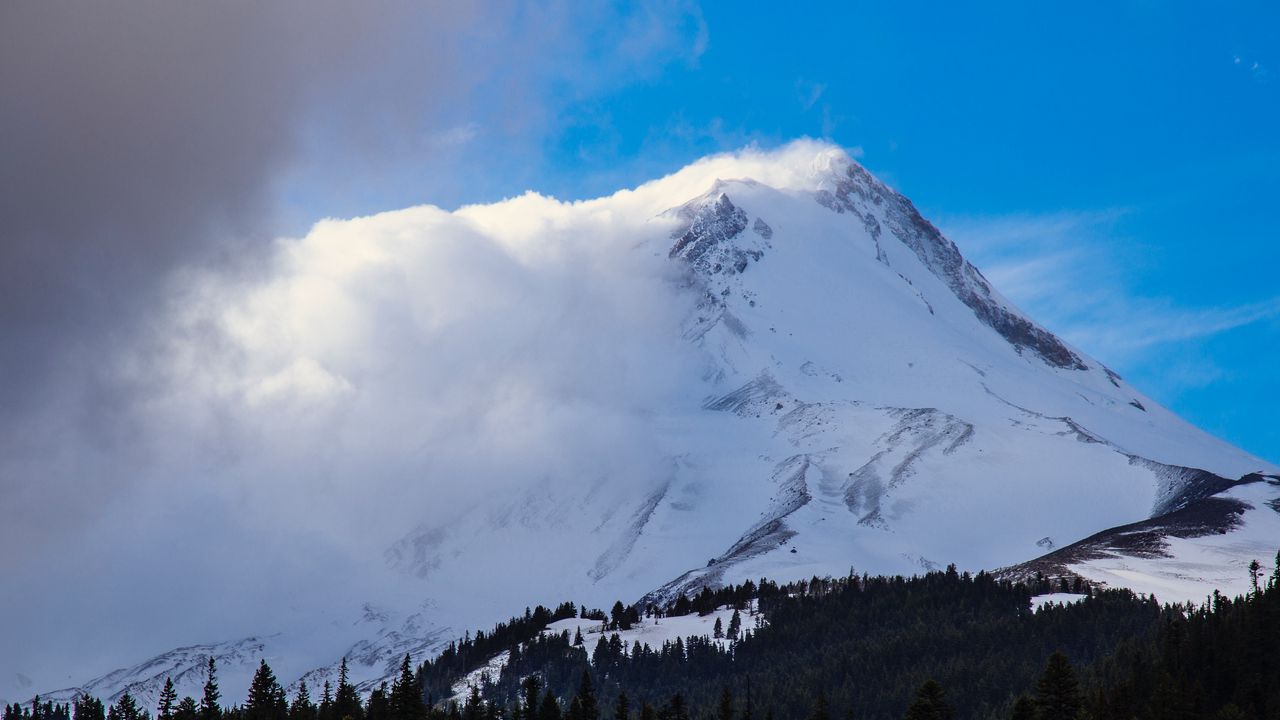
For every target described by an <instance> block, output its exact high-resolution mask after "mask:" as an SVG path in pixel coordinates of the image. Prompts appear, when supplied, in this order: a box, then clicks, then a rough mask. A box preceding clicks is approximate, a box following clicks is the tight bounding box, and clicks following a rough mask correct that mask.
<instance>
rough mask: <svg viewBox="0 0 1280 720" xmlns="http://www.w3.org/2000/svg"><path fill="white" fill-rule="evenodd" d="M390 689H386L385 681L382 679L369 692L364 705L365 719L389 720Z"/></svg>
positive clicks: (390, 713)
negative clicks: (367, 700)
mask: <svg viewBox="0 0 1280 720" xmlns="http://www.w3.org/2000/svg"><path fill="white" fill-rule="evenodd" d="M389 695H390V691H388V690H387V682H386V681H385V680H383V681H382V683H381V684H379V685H378V687H376V688H374V689H373V692H371V693H369V702H368V704H366V705H365V710H364V718H365V720H390V718H391V716H392V714H393V713H392V711H391V700H390V697H389Z"/></svg>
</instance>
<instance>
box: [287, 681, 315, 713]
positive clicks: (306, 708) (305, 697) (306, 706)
mask: <svg viewBox="0 0 1280 720" xmlns="http://www.w3.org/2000/svg"><path fill="white" fill-rule="evenodd" d="M289 720H316V706H315V705H313V704H312V702H311V692H310V691H309V690H308V689H307V681H306V680H305V679H304V680H299V681H298V692H297V693H295V694H294V696H293V702H292V703H290V704H289Z"/></svg>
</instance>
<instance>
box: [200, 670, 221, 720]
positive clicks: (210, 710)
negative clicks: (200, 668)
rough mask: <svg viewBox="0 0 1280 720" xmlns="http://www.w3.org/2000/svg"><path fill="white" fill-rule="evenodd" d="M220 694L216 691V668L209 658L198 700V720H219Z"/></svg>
mask: <svg viewBox="0 0 1280 720" xmlns="http://www.w3.org/2000/svg"><path fill="white" fill-rule="evenodd" d="M221 700H222V693H221V692H219V690H218V668H217V665H215V664H214V662H213V656H212V655H210V656H209V664H208V665H206V666H205V679H204V695H203V696H202V697H201V698H200V720H220V719H221V718H222V706H221V705H219V704H218V703H219V702H220V701H221Z"/></svg>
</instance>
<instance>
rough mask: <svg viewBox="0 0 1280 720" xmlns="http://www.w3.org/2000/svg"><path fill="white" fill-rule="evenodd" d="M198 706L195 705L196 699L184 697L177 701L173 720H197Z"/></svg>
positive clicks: (188, 696) (198, 715) (198, 714)
mask: <svg viewBox="0 0 1280 720" xmlns="http://www.w3.org/2000/svg"><path fill="white" fill-rule="evenodd" d="M199 717H200V706H199V705H196V699H195V698H193V697H191V696H190V695H187V696H184V697H183V698H182V699H181V700H179V701H178V706H177V707H176V708H174V710H173V720H199Z"/></svg>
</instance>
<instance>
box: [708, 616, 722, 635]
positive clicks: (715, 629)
mask: <svg viewBox="0 0 1280 720" xmlns="http://www.w3.org/2000/svg"><path fill="white" fill-rule="evenodd" d="M711 637H713V638H715V639H717V640H719V639H721V638H723V637H724V626H723V625H721V624H720V618H716V624H715V626H714V627H713V628H712V630H711Z"/></svg>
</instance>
